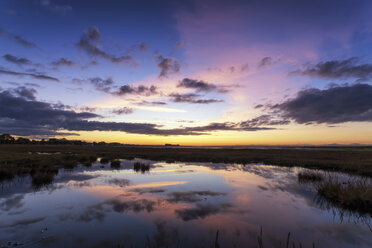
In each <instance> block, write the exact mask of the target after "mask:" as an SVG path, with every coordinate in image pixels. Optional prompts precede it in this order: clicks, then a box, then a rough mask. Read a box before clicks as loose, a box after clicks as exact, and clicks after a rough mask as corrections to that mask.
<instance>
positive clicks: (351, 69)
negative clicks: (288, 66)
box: [290, 57, 372, 81]
mask: <svg viewBox="0 0 372 248" xmlns="http://www.w3.org/2000/svg"><path fill="white" fill-rule="evenodd" d="M290 74H292V75H293V74H294V75H296V74H299V75H304V76H310V77H319V78H331V79H345V78H356V79H358V80H360V81H365V80H368V79H371V77H372V64H358V59H357V58H355V57H352V58H349V59H345V60H330V61H325V62H320V63H318V64H316V65H313V66H310V67H308V68H307V69H305V70H303V71H301V70H297V71H293V72H291V73H290Z"/></svg>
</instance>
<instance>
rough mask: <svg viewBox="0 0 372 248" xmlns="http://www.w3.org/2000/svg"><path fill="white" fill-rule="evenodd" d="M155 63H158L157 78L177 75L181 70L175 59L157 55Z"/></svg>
mask: <svg viewBox="0 0 372 248" xmlns="http://www.w3.org/2000/svg"><path fill="white" fill-rule="evenodd" d="M155 61H157V62H158V64H157V67H158V68H159V69H160V74H159V77H168V75H169V74H171V73H178V72H180V70H181V65H180V63H179V62H178V60H176V59H172V58H165V57H163V56H162V55H158V56H155Z"/></svg>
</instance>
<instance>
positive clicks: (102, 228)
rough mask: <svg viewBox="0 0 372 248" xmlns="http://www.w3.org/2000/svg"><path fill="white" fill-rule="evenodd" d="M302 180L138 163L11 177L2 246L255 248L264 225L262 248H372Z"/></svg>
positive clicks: (367, 234) (262, 169) (358, 224)
mask: <svg viewBox="0 0 372 248" xmlns="http://www.w3.org/2000/svg"><path fill="white" fill-rule="evenodd" d="M135 164H136V165H135ZM117 168H119V167H117ZM136 168H137V169H136ZM150 169H151V170H150ZM300 171H302V169H299V168H284V167H276V166H262V165H238V164H236V165H235V164H211V163H190V164H185V163H158V162H154V161H146V160H142V159H136V160H134V161H127V160H123V161H121V162H120V169H116V170H112V169H111V166H110V165H109V164H101V163H100V162H95V163H93V164H92V166H91V167H84V166H79V167H77V168H76V169H74V170H63V169H62V170H60V171H59V173H58V174H57V175H55V178H54V181H53V183H52V184H50V185H48V186H43V187H41V188H38V189H35V188H34V187H32V183H33V182H32V179H31V178H28V177H24V178H16V179H15V180H13V181H11V182H6V183H5V184H3V185H2V189H1V191H0V247H1V245H2V246H4V247H14V246H15V244H17V245H18V246H19V244H23V247H27V246H31V245H32V247H118V245H120V247H131V246H137V247H144V246H145V244H147V246H151V247H211V245H214V244H215V243H216V239H218V243H219V246H220V247H257V237H258V236H259V235H260V227H261V226H262V227H263V235H262V242H263V246H264V247H280V244H282V245H283V244H284V243H285V242H286V236H287V234H288V232H291V242H292V241H293V242H295V243H296V244H299V243H300V242H301V243H302V247H312V243H313V242H314V243H315V244H316V247H371V246H372V235H371V231H370V230H369V220H370V216H363V220H362V221H361V218H360V216H357V215H355V214H352V213H350V214H348V216H347V219H345V218H343V217H344V216H345V214H343V213H341V212H337V211H335V208H331V207H330V206H329V205H326V203H325V202H319V199H318V198H316V192H315V190H314V187H312V186H311V185H309V184H300V183H299V182H298V178H297V173H298V172H300ZM137 172H141V173H137ZM341 176H344V177H345V175H341ZM342 218H343V219H342ZM340 220H343V221H340ZM217 230H218V236H217V237H216V232H217Z"/></svg>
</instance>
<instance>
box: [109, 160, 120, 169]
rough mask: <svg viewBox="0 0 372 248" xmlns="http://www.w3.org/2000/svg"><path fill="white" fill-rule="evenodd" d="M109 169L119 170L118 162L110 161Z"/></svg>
mask: <svg viewBox="0 0 372 248" xmlns="http://www.w3.org/2000/svg"><path fill="white" fill-rule="evenodd" d="M110 165H111V168H113V169H119V168H120V160H111V164H110Z"/></svg>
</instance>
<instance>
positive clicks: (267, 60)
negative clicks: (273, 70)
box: [258, 57, 273, 69]
mask: <svg viewBox="0 0 372 248" xmlns="http://www.w3.org/2000/svg"><path fill="white" fill-rule="evenodd" d="M272 63H273V59H272V58H271V57H264V58H262V59H261V61H260V63H258V68H259V69H262V68H264V67H266V66H268V65H271V64H272Z"/></svg>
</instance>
